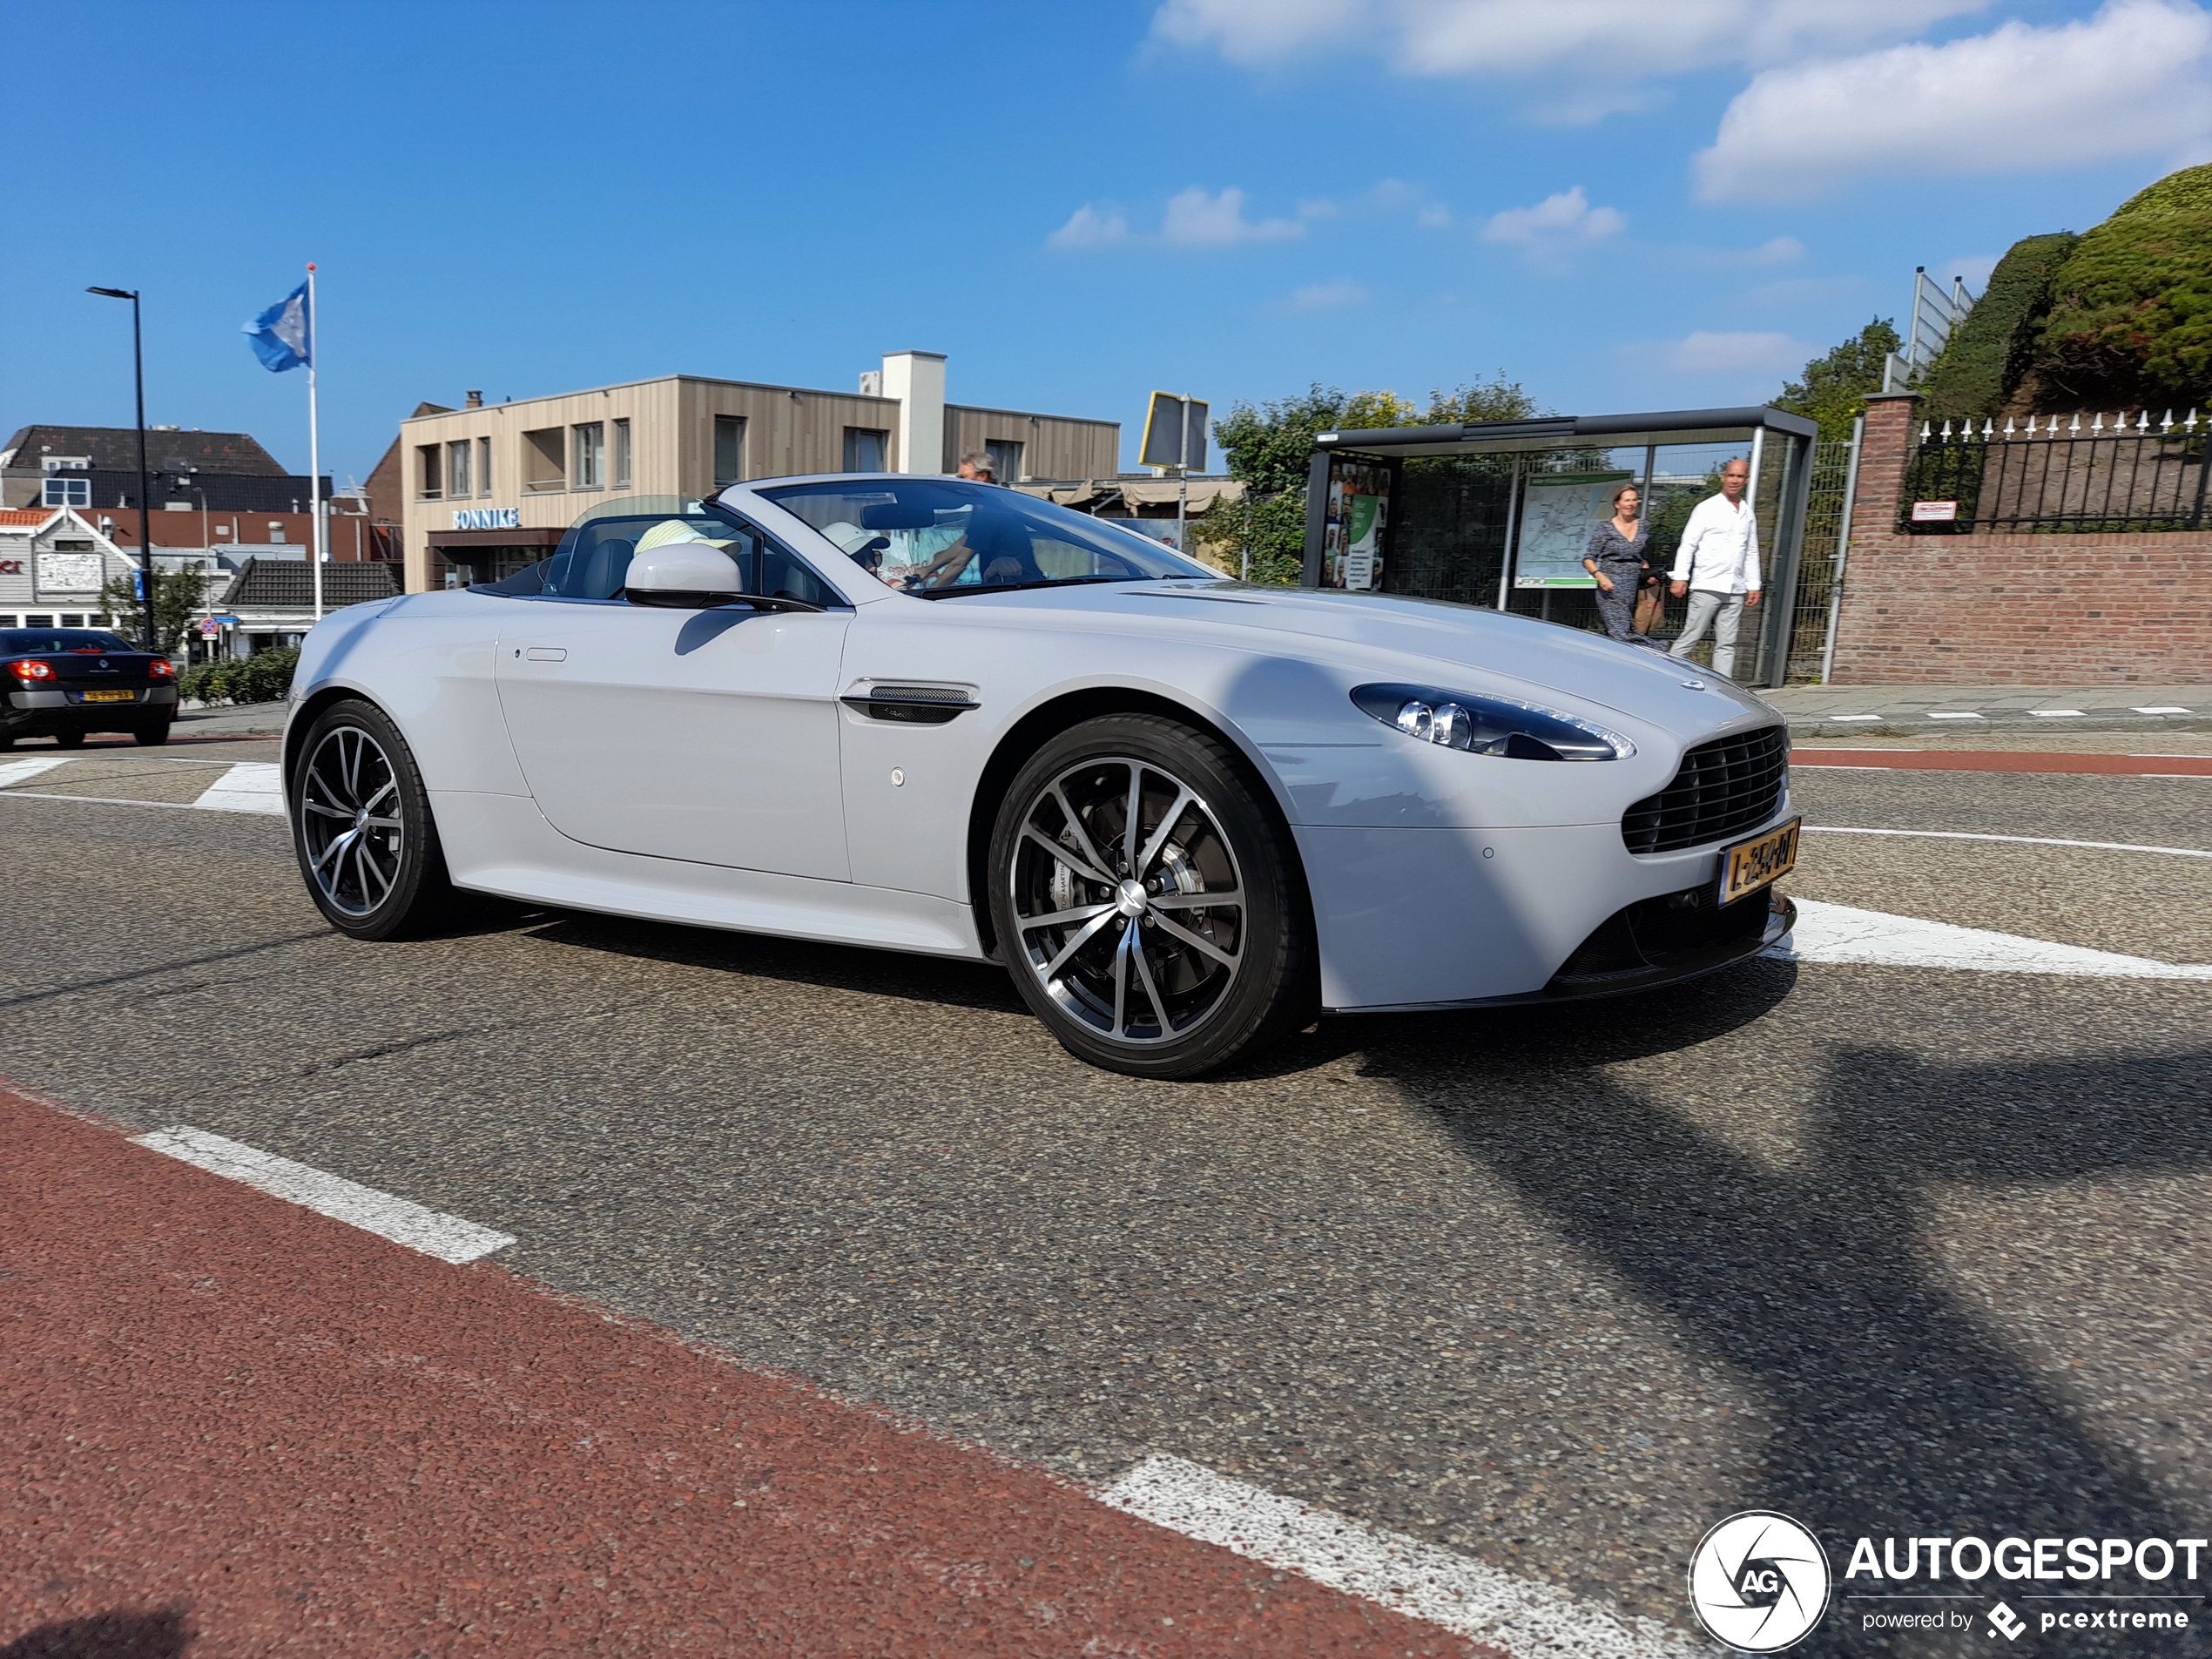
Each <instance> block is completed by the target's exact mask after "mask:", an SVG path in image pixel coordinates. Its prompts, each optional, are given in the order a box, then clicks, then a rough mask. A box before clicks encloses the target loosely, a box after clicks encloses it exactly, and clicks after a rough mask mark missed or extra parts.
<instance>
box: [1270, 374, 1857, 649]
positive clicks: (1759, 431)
mask: <svg viewBox="0 0 2212 1659" xmlns="http://www.w3.org/2000/svg"><path fill="white" fill-rule="evenodd" d="M1818 430H1819V428H1817V426H1815V425H1814V423H1813V422H1812V421H1809V420H1807V419H1805V418H1804V416H1802V415H1791V414H1789V413H1787V412H1786V411H1784V410H1781V409H1775V408H1741V409H1678V410H1672V411H1668V412H1663V413H1657V414H1649V415H1558V416H1548V417H1546V418H1543V419H1541V420H1527V421H1479V422H1471V423H1468V424H1465V425H1457V426H1415V427H1392V428H1380V429H1376V430H1372V431H1354V432H1324V433H1322V434H1321V435H1319V436H1318V438H1316V439H1315V440H1314V451H1313V460H1312V473H1311V475H1310V487H1309V488H1308V489H1307V491H1306V498H1305V501H1306V507H1305V585H1306V586H1307V587H1309V588H1342V589H1345V590H1351V591H1355V592H1359V591H1364V592H1376V593H1399V594H1406V595H1411V596H1414V597H1420V598H1425V599H1444V600H1449V601H1451V602H1453V603H1454V604H1472V605H1482V606H1485V607H1487V608H1491V609H1494V610H1505V611H1510V612H1513V613H1514V614H1516V615H1520V616H1528V617H1541V618H1543V619H1544V620H1545V621H1548V622H1555V623H1561V624H1565V625H1567V626H1568V627H1580V628H1589V629H1600V630H1602V624H1601V622H1600V621H1599V618H1598V614H1597V605H1596V602H1595V597H1594V590H1595V586H1596V583H1595V582H1594V581H1593V580H1592V578H1591V577H1590V576H1589V574H1588V572H1587V571H1586V570H1583V569H1582V559H1583V557H1584V556H1585V555H1586V554H1587V552H1588V548H1589V540H1590V535H1591V532H1592V531H1594V530H1595V529H1596V528H1597V526H1598V525H1599V524H1600V523H1602V521H1603V520H1604V519H1606V518H1607V517H1608V516H1610V511H1611V509H1610V500H1611V497H1612V494H1613V492H1614V490H1615V489H1618V488H1619V487H1620V486H1621V485H1622V484H1623V483H1633V484H1635V485H1636V486H1637V488H1638V489H1640V490H1641V491H1642V496H1643V502H1644V521H1645V523H1647V524H1648V525H1649V527H1650V532H1651V535H1650V543H1649V550H1648V551H1647V553H1646V557H1647V558H1648V559H1649V563H1650V564H1651V566H1652V568H1653V570H1656V571H1662V572H1663V571H1664V570H1667V569H1668V568H1669V566H1670V565H1671V564H1672V563H1673V562H1674V557H1675V553H1676V548H1677V546H1678V545H1679V543H1681V540H1682V532H1683V525H1684V523H1686V522H1687V521H1688V519H1689V511H1690V509H1691V508H1693V507H1694V506H1696V504H1697V502H1700V501H1702V500H1703V499H1704V497H1706V496H1710V495H1712V494H1714V493H1715V492H1716V491H1717V490H1718V489H1719V488H1720V469H1721V467H1722V464H1723V462H1727V461H1729V460H1730V459H1731V458H1733V457H1735V456H1738V455H1741V456H1743V458H1744V459H1745V460H1746V461H1747V462H1750V468H1751V481H1750V487H1749V489H1747V490H1746V492H1745V494H1746V496H1747V497H1748V499H1749V500H1750V503H1751V508H1752V511H1753V513H1754V515H1755V516H1756V518H1757V524H1758V529H1759V557H1760V568H1761V585H1762V587H1763V588H1764V597H1763V598H1762V601H1761V604H1760V607H1759V609H1758V610H1757V611H1754V612H1751V613H1750V616H1749V617H1747V618H1746V620H1747V622H1751V623H1753V624H1755V625H1754V626H1752V627H1747V628H1746V630H1745V631H1744V636H1745V637H1743V640H1742V641H1741V642H1740V643H1739V644H1738V646H1737V664H1738V678H1741V679H1742V680H1743V682H1744V683H1745V684H1747V685H1762V686H1774V685H1780V684H1782V680H1783V676H1784V672H1785V671H1786V669H1787V664H1788V658H1789V645H1790V617H1791V610H1792V608H1793V605H1794V602H1795V599H1796V589H1797V566H1798V551H1799V543H1801V541H1802V540H1803V538H1804V520H1805V498H1806V495H1807V491H1808V486H1809V484H1810V483H1811V477H1812V451H1813V441H1814V439H1815V437H1816V436H1817V434H1818ZM1666 603H1667V609H1666V612H1665V619H1664V621H1663V623H1662V624H1661V625H1660V626H1659V627H1657V628H1656V629H1655V630H1654V631H1653V633H1654V637H1656V638H1659V639H1661V640H1662V641H1663V640H1665V639H1669V638H1671V637H1673V636H1674V634H1675V633H1676V631H1679V629H1680V627H1681V624H1682V619H1683V610H1684V609H1685V604H1686V602H1685V601H1683V600H1679V599H1674V598H1672V597H1669V599H1668V600H1667V602H1666ZM1747 655H1748V656H1749V657H1750V664H1749V666H1748V668H1747V667H1746V666H1745V665H1744V661H1743V659H1744V658H1745V657H1746V656H1747Z"/></svg>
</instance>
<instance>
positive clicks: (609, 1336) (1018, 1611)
mask: <svg viewBox="0 0 2212 1659" xmlns="http://www.w3.org/2000/svg"><path fill="white" fill-rule="evenodd" d="M0 1143H4V1144H5V1145H6V1146H7V1147H8V1148H9V1156H8V1157H7V1159H6V1163H5V1168H4V1170H0V1203H4V1205H5V1209H4V1211H3V1212H0V1213H4V1215H5V1217H6V1222H5V1225H4V1229H3V1230H0V1377H3V1378H4V1379H5V1386H4V1389H3V1390H0V1424H3V1425H4V1429H5V1444H6V1448H7V1449H6V1451H5V1452H4V1453H0V1649H4V1650H5V1652H6V1653H7V1654H8V1655H9V1656H10V1659H17V1656H21V1659H30V1656H32V1655H53V1656H57V1659H58V1656H64V1655H66V1656H72V1659H91V1656H102V1659H125V1656H129V1659H171V1656H177V1655H189V1656H192V1659H212V1656H230V1655H256V1654H273V1653H277V1652H282V1653H285V1654H287V1655H294V1654H296V1655H317V1654H340V1653H345V1654H375V1655H380V1656H381V1655H394V1656H409V1655H443V1654H448V1653H455V1654H459V1653H470V1652H478V1651H482V1652H491V1651H498V1652H501V1653H507V1654H533V1655H536V1654H612V1653H691V1652H698V1653H716V1654H721V1653H729V1652H736V1651H759V1652H765V1653H805V1654H880V1653H899V1654H961V1655H988V1654H994V1653H1004V1654H1023V1655H1030V1654H1070V1655H1074V1654H1083V1655H1107V1654H1114V1655H1159V1656H1169V1655H1179V1654H1194V1655H1196V1654H1213V1653H1274V1654H1287V1653H1297V1654H1393V1655H1397V1654H1421V1655H1430V1654H1464V1653H1467V1652H1470V1651H1473V1649H1469V1648H1468V1647H1467V1644H1466V1643H1465V1642H1462V1641H1460V1639H1459V1638H1458V1637H1456V1636H1453V1635H1449V1634H1447V1633H1446V1632H1444V1631H1441V1630H1440V1629H1437V1628H1435V1627H1433V1626H1431V1625H1427V1624H1424V1623H1421V1622H1417V1621H1414V1620H1411V1619H1407V1618H1405V1617H1402V1616H1400V1615H1397V1614H1395V1613H1393V1612H1390V1611H1388V1610H1386V1609H1385V1608H1381V1607H1379V1606H1377V1605H1374V1604H1372V1603H1370V1602H1365V1601H1362V1600H1359V1599H1358V1598H1355V1597H1352V1596H1348V1595H1340V1594H1339V1593H1337V1592H1335V1591H1333V1590H1331V1589H1328V1588H1324V1587H1322V1586H1319V1585H1317V1584H1314V1583H1312V1582H1311V1581H1306V1580H1304V1579H1300V1578H1298V1577H1297V1576H1295V1575H1281V1574H1277V1573H1274V1572H1272V1571H1271V1570H1270V1569H1269V1568H1267V1567H1266V1566H1264V1565H1263V1564H1261V1563H1258V1562H1257V1561H1249V1560H1246V1559H1244V1558H1241V1557H1239V1556H1237V1555H1234V1554H1231V1553H1230V1552H1229V1551H1227V1550H1224V1549H1220V1548H1214V1547H1212V1546H1210V1545H1206V1544H1202V1543H1198V1542H1196V1541H1191V1540H1189V1539H1185V1538H1183V1537H1181V1536H1180V1535H1178V1534H1175V1533H1171V1532H1169V1531H1166V1530H1164V1529H1163V1528H1160V1527H1152V1526H1150V1525H1148V1524H1147V1523H1145V1522H1143V1521H1137V1520H1135V1519H1134V1518H1132V1517H1130V1516H1128V1515H1125V1514H1120V1513H1119V1512H1117V1511H1116V1510H1113V1509H1110V1508H1108V1507H1105V1506H1103V1505H1102V1504H1100V1503H1098V1502H1097V1501H1095V1500H1094V1499H1093V1498H1092V1497H1090V1496H1089V1494H1086V1493H1084V1492H1083V1491H1082V1490H1080V1489H1079V1488H1076V1487H1072V1486H1069V1485H1068V1484H1065V1483H1063V1482H1061V1481H1058V1480H1055V1479H1053V1478H1051V1477H1049V1476H1048V1475H1046V1474H1042V1473H1041V1472H1038V1471H1035V1470H1033V1469H1028V1468H1025V1467H1021V1466H1018V1465H1015V1464H1012V1463H1009V1462H1007V1461H1005V1460H1001V1459H998V1458H996V1457H994V1456H992V1455H990V1454H988V1453H983V1452H981V1451H977V1450H974V1449H973V1448H970V1447H963V1446H960V1445H957V1444H954V1443H952V1442H949V1441H947V1440H943V1439H941V1438H939V1437H936V1436H934V1435H932V1434H930V1433H926V1432H924V1431H921V1430H919V1429H916V1428H914V1427H913V1426H908V1425H904V1424H901V1423H899V1422H896V1421H894V1420H890V1419H888V1418H887V1417H885V1416H882V1415H880V1414H878V1413H873V1412H870V1411H868V1410H867V1409H865V1408H862V1407H859V1406H853V1405H850V1404H847V1403H845V1402H842V1401H840V1400H837V1399H832V1398H830V1397H828V1396H826V1395H825V1394H824V1393H820V1392H819V1391H818V1390H815V1389H813V1388H811V1387H809V1386H806V1384H804V1383H803V1382H799V1381H797V1380H795V1379H791V1378H789V1377H786V1376H780V1375H775V1374H770V1373H765V1372H758V1371H752V1370H749V1369H745V1368H744V1367H742V1366H739V1365H738V1364H735V1363H732V1362H731V1361H729V1360H727V1359H721V1358H718V1357H716V1356H714V1355H711V1354H708V1353H703V1352H697V1351H694V1350H693V1349H691V1348H689V1347H687V1346H685V1345H684V1344H683V1343H682V1342H680V1341H679V1340H678V1339H676V1338H674V1337H673V1336H671V1334H669V1333H668V1332H664V1331H661V1330H658V1329H657V1328H653V1327H651V1326H647V1325H641V1324H638V1323H636V1322H632V1321H628V1320H624V1319H620V1318H616V1317H614V1316H612V1315H610V1314H608V1313H607V1312H604V1311H603V1310H601V1309H598V1308H597V1307H594V1306H591V1305H588V1304H585V1303H583V1302H579V1301H576V1300H572V1299H570V1298H563V1297H560V1296H557V1295H556V1294H554V1293H552V1292H550V1291H547V1290H545V1289H543V1287H540V1286H538V1285H534V1284H532V1283H531V1282H529V1281H528V1280H526V1279H523V1278H520V1277H518V1276H517V1275H516V1274H513V1273H511V1272H509V1271H507V1270H505V1269H503V1268H502V1267H499V1266H497V1265H496V1264H492V1263H489V1262H477V1263H475V1264H470V1265H469V1266H465V1267H455V1266H450V1265H448V1264H445V1263H443V1262H440V1261H438V1260H435V1259H434V1258H430V1257H428V1256H423V1255H419V1254H416V1253H415V1252H414V1251H408V1250H406V1249H404V1248H402V1247H401V1246H399V1245H397V1244H390V1243H388V1242H386V1241H385V1240H384V1239H382V1238H377V1237H374V1236H373V1235H371V1234H368V1233H366V1232H362V1231H357V1230H356V1229H354V1228H352V1227H348V1226H347V1225H346V1224H343V1223H341V1222H337V1221H334V1220H331V1219H329V1218H327V1217H323V1216H320V1215H317V1214H314V1213H313V1212H312V1211H306V1210H302V1209H300V1208H297V1207H295V1206H293V1205H292V1204H286V1203H284V1202H282V1201H281V1200H280V1199H277V1198H273V1197H266V1196H264V1195H263V1194H261V1193H259V1192H256V1191H253V1190H249V1189H247V1188H245V1187H242V1186H239V1185H237V1184H233V1183H231V1182H228V1181H226V1180H223V1179H221V1178H219V1177H216V1176H212V1175H210V1174H207V1173H206V1172H204V1171H202V1170H198V1169H194V1168H192V1167H191V1166H189V1165H186V1164H184V1163H179V1162H176V1161H174V1160H172V1159H170V1158H166V1157H161V1156H159V1155H158V1154H156V1153H153V1152H151V1151H148V1150H144V1149H141V1148H139V1147H137V1146H133V1145H132V1144H131V1143H129V1142H128V1141H127V1140H125V1138H124V1137H123V1136H122V1135H120V1134H119V1133H118V1132H117V1131H116V1130H113V1129H111V1128H109V1127H106V1126H104V1125H101V1124H98V1123H93V1122H90V1121H86V1120H83V1119H79V1118H76V1117H72V1116H66V1115H64V1113H63V1112H61V1111H59V1110H57V1109H55V1108H54V1107H52V1106H51V1105H50V1104H46V1103H41V1102H39V1101H37V1100H36V1099H34V1098H31V1097H28V1096H24V1095H22V1094H20V1093H17V1092H15V1091H12V1090H9V1089H5V1088H4V1087H0ZM11 1643H12V1644H14V1645H10V1644H11Z"/></svg>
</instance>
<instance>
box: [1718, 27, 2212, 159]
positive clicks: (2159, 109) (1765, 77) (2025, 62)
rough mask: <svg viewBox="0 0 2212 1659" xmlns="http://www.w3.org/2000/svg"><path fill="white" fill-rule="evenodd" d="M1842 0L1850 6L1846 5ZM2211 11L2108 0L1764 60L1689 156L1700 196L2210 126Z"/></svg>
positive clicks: (2136, 143) (2117, 146)
mask: <svg viewBox="0 0 2212 1659" xmlns="http://www.w3.org/2000/svg"><path fill="white" fill-rule="evenodd" d="M1843 9H1844V10H1849V9H1850V8H1848V7H1845V8H1843ZM2208 73H2212V16H2208V15H2207V14H2206V12H2205V11H2204V10H2202V9H2201V8H2200V7H2198V6H2196V5H2195V4H2192V3H2189V0H2108V3H2107V4H2106V5H2105V6H2104V7H2103V8H2102V9H2101V10H2100V11H2098V12H2097V14H2096V15H2095V16H2094V17H2089V18H2087V19H2084V20H2081V21H2078V22H2074V23H2068V24H2060V25H2056V26H2054V27H2052V28H2047V29H2038V28H2034V27H2032V26H2030V25H2029V24H2023V23H2020V22H2017V21H2015V22H2012V23H2007V24H2003V25H2001V26H2000V27H1999V28H1997V29H1994V30H1991V31H1990V32H1989V33H1987V34H1984V35H1974V36H1970V37H1967V38H1966V39H1963V40H1954V41H1951V42H1948V43H1946V44H1943V45H1939V46H1928V45H1906V46H1892V47H1890V48H1888V49H1887V50H1885V51H1872V52H1867V53H1865V54H1862V55H1861V56H1858V57H1845V58H1841V59H1837V60H1833V61H1830V62H1824V63H1810V64H1797V65H1794V66H1791V67H1789V68H1784V69H1770V70H1768V71H1765V72H1764V73H1763V74H1760V75H1758V76H1757V77H1756V78H1754V79H1753V80H1752V82H1751V84H1750V85H1749V86H1747V87H1745V88H1744V89H1743V91H1742V92H1741V93H1739V94H1738V95H1737V98H1736V101H1735V102H1734V103H1732V104H1730V105H1729V106H1728V111H1727V112H1726V113H1725V114H1724V115H1723V116H1722V118H1721V125H1720V132H1719V134H1718V136H1717V137H1716V138H1715V140H1714V142H1713V146H1712V148H1710V150H1706V151H1704V152H1702V153H1701V154H1700V155H1699V156H1698V158H1697V161H1696V171H1697V178H1698V185H1699V193H1700V194H1701V195H1702V196H1703V198H1704V199H1706V200H1708V201H1791V200H1798V199H1804V198H1806V197H1809V196H1814V195H1817V194H1819V193H1820V192H1823V191H1825V190H1827V189H1830V188H1831V187H1833V186H1834V185H1838V184H1839V183H1841V182H1843V181H1844V180H1845V179H1854V178H1859V177H1863V176H1865V175H1867V174H1870V173H1897V172H1913V173H1917V174H1920V175H1923V176H1926V175H1931V174H1932V175H1937V176H1952V175H1959V174H1972V173H1996V172H2034V171H2040V170H2043V169H2046V168H2050V167H2054V166H2080V165H2088V164H2091V163H2094V162H2101V161H2108V160H2111V159H2113V158H2115V157H2121V156H2133V155H2144V154H2154V155H2167V154H2171V153H2173V152H2175V151H2177V150H2181V149H2183V148H2185V147H2186V146H2187V145H2188V144H2190V143H2191V142H2192V141H2197V140H2201V139H2202V138H2203V137H2204V136H2205V135H2206V134H2207V133H2212V93H2208V91H2207V90H2206V87H2207V81H2206V78H2207V75H2208Z"/></svg>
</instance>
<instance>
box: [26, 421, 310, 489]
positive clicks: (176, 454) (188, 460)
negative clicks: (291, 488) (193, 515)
mask: <svg viewBox="0 0 2212 1659" xmlns="http://www.w3.org/2000/svg"><path fill="white" fill-rule="evenodd" d="M0 449H10V450H13V451H14V452H15V453H14V454H13V455H11V456H10V459H9V462H8V464H9V465H10V467H28V468H30V469H33V470H36V469H37V466H38V457H39V456H40V455H44V454H49V453H51V454H53V455H84V456H86V457H88V458H89V459H90V460H91V463H92V468H93V470H95V471H98V472H128V473H130V474H132V475H133V476H136V475H137V473H138V428H136V427H129V426H27V427H21V428H17V432H16V435H15V436H13V437H12V438H10V439H9V440H8V441H7V442H5V443H0ZM146 466H147V467H148V469H151V470H152V471H154V472H181V471H184V470H185V469H187V468H191V467H197V468H199V470H200V471H202V472H243V473H258V474H260V475H261V476H263V477H270V478H280V477H282V476H283V475H284V469H283V468H282V467H280V466H279V465H278V464H277V461H276V457H275V456H274V455H271V454H270V453H269V452H268V451H267V450H266V449H264V448H262V447H261V446H260V444H259V443H257V442H254V440H253V437H252V436H251V435H249V434H247V433H244V432H179V431H167V430H162V431H157V430H155V429H154V428H151V427H149V428H147V429H146Z"/></svg>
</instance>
